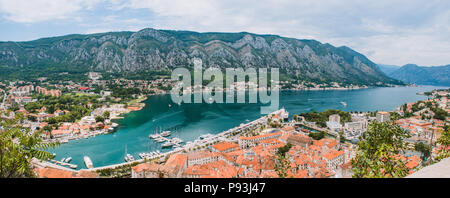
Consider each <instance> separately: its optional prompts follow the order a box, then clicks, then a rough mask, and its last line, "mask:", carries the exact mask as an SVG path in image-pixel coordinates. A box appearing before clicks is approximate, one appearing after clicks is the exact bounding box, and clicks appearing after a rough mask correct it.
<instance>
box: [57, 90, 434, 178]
mask: <svg viewBox="0 0 450 198" xmlns="http://www.w3.org/2000/svg"><path fill="white" fill-rule="evenodd" d="M429 89H430V90H431V89H433V87H428V88H427V87H399V88H369V89H361V90H351V91H320V92H318V91H284V92H281V93H280V106H284V107H285V108H286V110H287V111H289V112H296V113H300V112H310V111H312V110H316V111H323V110H327V109H330V108H332V109H340V110H345V111H356V110H357V111H375V110H393V109H394V108H396V107H397V106H398V105H401V104H403V103H405V102H411V101H416V100H419V99H425V98H426V97H425V96H421V95H417V94H416V93H417V92H418V91H425V90H429ZM399 95H401V96H403V97H400V96H399ZM369 96H370V97H369ZM367 100H370V101H367ZM342 101H345V103H346V104H347V105H346V106H344V105H343V104H341V102H342ZM145 103H146V104H147V105H146V107H145V108H143V109H142V110H141V111H134V112H131V113H129V114H126V115H125V116H124V119H123V120H120V121H119V122H118V123H119V124H120V126H119V127H118V129H117V131H116V132H114V133H107V134H104V135H98V136H96V137H92V138H86V139H84V138H83V139H78V140H73V141H70V142H69V143H67V144H61V145H60V146H59V147H58V148H56V149H52V150H50V152H51V153H53V152H54V153H56V159H61V158H63V157H65V158H67V157H69V156H70V157H72V161H71V162H70V163H71V164H76V165H78V167H77V170H79V169H86V168H87V167H86V165H85V163H84V160H83V157H84V156H89V157H90V158H91V160H92V162H93V164H94V167H95V168H98V167H108V166H111V165H116V164H122V163H125V164H126V163H127V162H126V161H125V159H124V158H125V156H126V155H125V152H124V151H125V146H126V145H127V153H129V154H130V155H132V156H133V157H134V158H135V161H141V160H142V161H143V160H145V159H157V158H163V157H164V156H166V155H167V154H169V155H170V153H173V152H179V151H182V150H189V149H193V148H195V147H197V146H199V145H206V144H207V143H206V142H214V141H216V140H224V139H226V138H227V134H228V135H229V134H231V133H232V131H235V130H236V129H239V128H241V129H245V128H247V127H250V125H251V124H249V123H251V122H255V123H256V122H258V120H259V122H264V121H265V120H264V118H262V119H261V117H262V116H263V115H261V114H260V112H259V111H260V107H261V104H259V103H258V104H181V105H177V104H174V103H171V100H170V95H154V96H150V97H149V99H148V100H147V101H145ZM169 104H171V107H169ZM291 116H292V115H291ZM260 119H261V120H260ZM158 127H159V129H158V130H155V128H158ZM174 128H176V130H174ZM230 128H232V129H230ZM163 131H170V132H171V135H170V136H166V137H164V138H166V139H163V138H158V139H160V140H158V141H159V142H157V141H155V140H156V139H157V136H156V135H155V134H156V133H158V134H160V133H162V132H163ZM152 136H153V137H154V138H151V137H152ZM175 137H177V138H180V139H181V140H183V142H182V143H181V144H180V147H178V146H177V145H175V144H174V145H172V146H169V144H167V145H166V146H168V147H164V148H163V146H162V145H163V144H164V143H166V142H167V141H168V140H169V139H173V138H175ZM156 151H159V153H158V154H155V153H154V152H156ZM141 156H143V158H142V157H141Z"/></svg>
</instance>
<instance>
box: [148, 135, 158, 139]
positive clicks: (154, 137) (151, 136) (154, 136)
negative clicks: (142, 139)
mask: <svg viewBox="0 0 450 198" xmlns="http://www.w3.org/2000/svg"><path fill="white" fill-rule="evenodd" d="M148 137H149V138H152V139H157V138H160V137H161V135H159V134H150V135H149V136H148Z"/></svg>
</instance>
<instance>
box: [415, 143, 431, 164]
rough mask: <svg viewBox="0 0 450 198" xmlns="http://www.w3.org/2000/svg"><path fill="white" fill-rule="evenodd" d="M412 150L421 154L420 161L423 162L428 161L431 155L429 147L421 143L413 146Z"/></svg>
mask: <svg viewBox="0 0 450 198" xmlns="http://www.w3.org/2000/svg"><path fill="white" fill-rule="evenodd" d="M414 150H416V151H418V152H421V153H422V157H421V158H422V160H424V159H425V158H427V159H428V157H429V156H430V154H431V147H430V145H427V144H424V143H423V142H419V143H416V144H414Z"/></svg>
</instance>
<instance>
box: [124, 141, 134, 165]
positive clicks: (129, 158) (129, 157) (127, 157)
mask: <svg viewBox="0 0 450 198" xmlns="http://www.w3.org/2000/svg"><path fill="white" fill-rule="evenodd" d="M124 159H125V161H126V162H131V161H134V157H133V156H132V155H131V154H129V153H128V152H127V145H125V157H124Z"/></svg>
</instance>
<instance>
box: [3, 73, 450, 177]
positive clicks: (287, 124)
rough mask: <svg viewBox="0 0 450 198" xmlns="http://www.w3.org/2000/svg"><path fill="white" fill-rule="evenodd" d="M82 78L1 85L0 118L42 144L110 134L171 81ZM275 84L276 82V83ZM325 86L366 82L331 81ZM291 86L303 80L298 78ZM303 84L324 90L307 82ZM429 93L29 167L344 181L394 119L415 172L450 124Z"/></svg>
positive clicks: (44, 173)
mask: <svg viewBox="0 0 450 198" xmlns="http://www.w3.org/2000/svg"><path fill="white" fill-rule="evenodd" d="M87 76H88V78H89V80H88V81H87V82H86V83H75V82H72V81H64V82H59V83H54V82H53V83H49V82H48V79H46V78H42V79H40V80H39V81H38V82H24V81H19V82H9V84H4V83H0V88H1V89H0V92H1V93H3V97H2V103H1V106H0V111H1V114H0V117H1V119H2V120H11V119H15V118H17V117H20V118H21V119H19V120H20V123H19V124H20V125H21V126H22V127H23V128H25V129H28V130H27V132H29V133H35V132H42V134H41V137H42V139H43V141H44V142H59V143H66V142H68V141H71V140H76V139H80V138H89V137H92V136H96V135H101V134H106V133H111V132H114V130H115V129H116V128H117V127H118V125H117V124H115V123H114V120H115V119H120V118H121V117H122V116H123V115H124V114H127V113H129V112H131V111H137V110H140V109H142V108H143V103H141V102H142V101H144V100H145V99H146V96H148V95H152V94H164V93H167V91H168V90H170V88H171V87H172V86H174V83H173V82H172V81H170V80H168V79H164V78H162V79H157V80H149V81H144V80H126V79H110V80H105V79H102V78H101V75H100V74H99V73H95V72H89V73H88V74H87ZM280 85H281V87H283V83H280ZM331 88H332V89H354V88H366V87H358V86H356V85H355V86H353V85H352V86H345V87H341V86H340V85H339V84H335V85H333V86H332V87H331ZM331 88H330V89H331ZM291 89H292V88H291ZM295 89H306V87H304V86H297V85H296V86H295ZM309 89H328V88H324V87H321V85H314V86H313V87H310V88H309ZM426 94H427V95H428V98H429V99H428V100H423V101H418V102H413V103H407V104H404V105H402V106H399V107H398V108H397V109H395V110H393V111H392V112H385V111H377V112H345V113H346V115H349V116H346V117H348V118H345V120H344V117H342V116H341V114H340V113H334V114H331V115H327V116H325V117H326V120H325V121H324V124H323V123H322V124H320V123H318V122H315V121H314V120H311V119H310V118H309V117H308V116H302V114H299V115H293V116H292V119H289V118H290V117H289V113H288V112H287V111H286V110H285V109H280V110H278V111H276V112H273V113H271V114H268V115H266V116H263V117H261V118H259V119H257V120H254V121H251V122H248V123H246V124H241V125H240V126H237V127H235V128H233V129H230V130H227V131H225V132H222V133H219V134H216V135H206V136H203V137H199V139H198V140H196V141H194V142H188V143H186V144H184V145H182V146H180V147H177V148H176V149H173V150H172V151H170V152H167V153H154V154H153V155H151V156H146V155H143V157H141V159H139V160H134V159H132V160H129V161H128V162H125V163H123V164H120V165H112V166H108V167H95V168H94V167H93V166H91V167H89V169H82V170H73V169H74V167H73V166H70V164H69V162H70V161H67V162H62V161H56V160H51V161H48V162H43V161H39V160H35V159H34V160H33V165H34V166H35V172H36V175H37V176H38V177H44V178H52V177H65V178H74V177H94V178H95V177H132V178H277V177H288V178H290V177H292V178H348V177H352V163H351V161H352V159H353V158H354V156H355V152H356V150H357V143H358V142H359V141H360V136H361V135H363V133H364V132H365V131H366V130H368V127H369V125H370V123H372V122H380V123H382V122H391V121H392V122H394V123H395V124H397V125H399V126H400V127H401V128H403V129H404V130H406V131H407V132H408V133H409V134H410V137H409V138H408V139H405V140H404V143H405V144H407V145H408V148H409V150H408V151H407V152H404V153H402V154H400V155H399V156H397V157H399V158H401V159H403V161H404V162H405V163H406V166H407V167H408V169H409V171H410V173H414V172H415V171H417V170H419V169H420V168H422V167H423V166H424V165H426V162H427V161H429V160H430V159H433V158H434V157H436V154H437V153H438V151H439V150H441V149H450V148H443V147H442V146H441V145H439V144H438V143H437V140H438V139H439V138H440V136H441V133H442V132H443V131H444V130H445V126H446V125H448V124H449V123H450V116H449V115H450V114H449V113H450V106H449V100H448V98H449V91H448V90H434V91H432V92H430V93H426ZM66 98H75V99H74V100H68V101H66V102H65V105H55V104H47V103H46V102H45V101H52V100H63V99H64V100H65V99H66ZM77 99H79V100H77ZM342 105H346V104H342ZM71 110H72V111H71ZM418 144H422V145H430V155H429V156H427V155H424V153H423V152H419V151H417V149H415V148H416V147H417V145H418ZM280 156H282V159H280ZM67 166H69V167H67ZM115 170H120V171H122V172H124V173H120V174H118V173H117V172H118V171H115ZM123 170H125V171H123Z"/></svg>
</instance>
